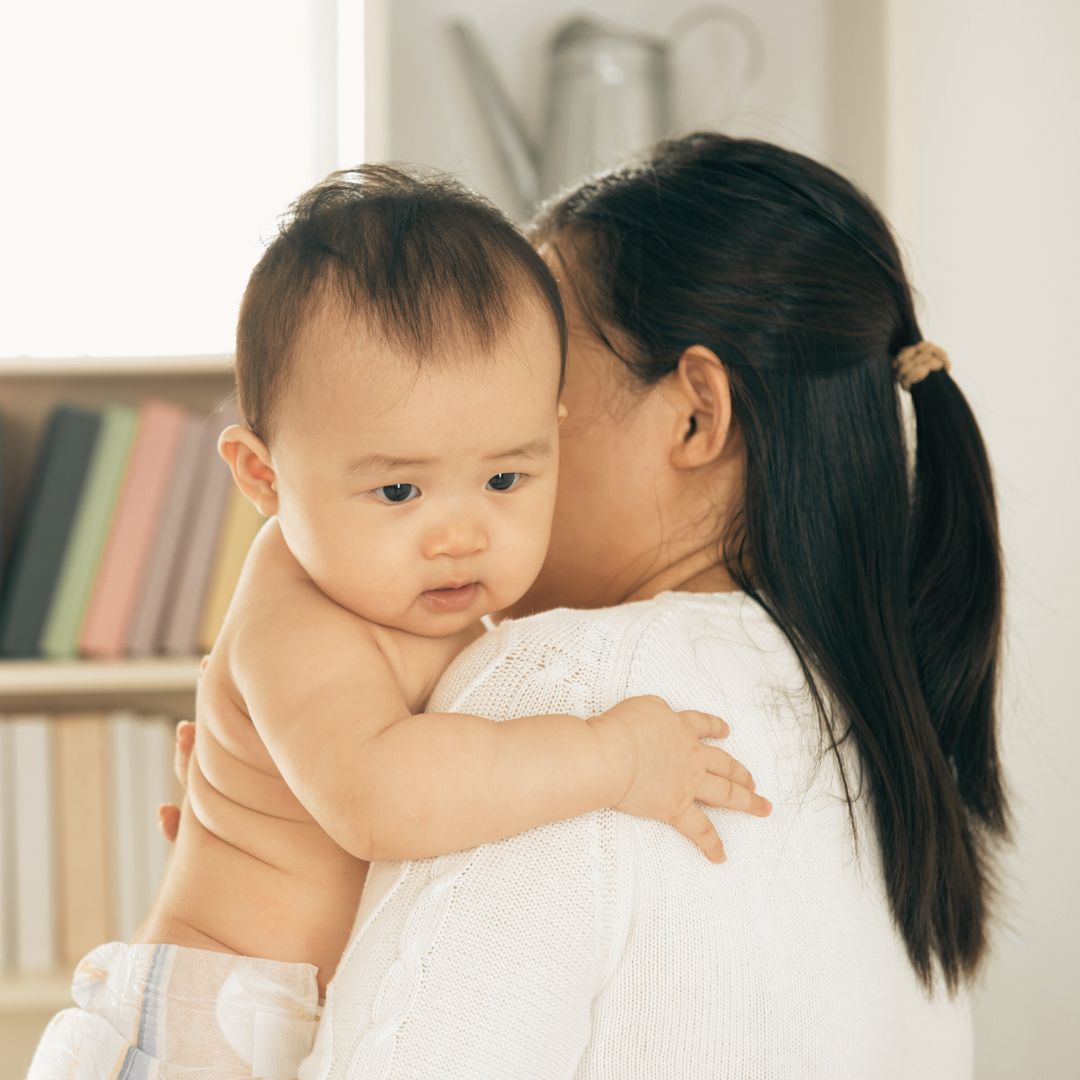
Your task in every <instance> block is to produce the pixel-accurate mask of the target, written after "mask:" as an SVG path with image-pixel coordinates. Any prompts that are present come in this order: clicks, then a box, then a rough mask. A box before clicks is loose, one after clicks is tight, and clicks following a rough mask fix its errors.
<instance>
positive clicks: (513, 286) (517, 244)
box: [236, 164, 566, 442]
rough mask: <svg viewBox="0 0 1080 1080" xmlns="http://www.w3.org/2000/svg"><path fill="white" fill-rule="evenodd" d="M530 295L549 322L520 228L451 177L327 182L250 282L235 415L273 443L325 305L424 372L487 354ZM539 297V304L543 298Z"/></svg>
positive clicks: (555, 304) (291, 219)
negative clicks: (307, 338)
mask: <svg viewBox="0 0 1080 1080" xmlns="http://www.w3.org/2000/svg"><path fill="white" fill-rule="evenodd" d="M521 290H528V291H531V292H532V293H533V296H534V297H537V298H538V299H540V301H541V303H543V304H546V305H547V306H548V308H549V309H550V311H551V316H552V318H553V319H554V321H555V327H556V330H557V332H558V338H559V349H560V357H561V359H560V365H561V366H560V375H559V386H560V389H561V387H562V381H563V377H564V375H565V371H566V317H565V315H564V312H563V306H562V302H561V300H560V297H559V287H558V284H557V283H556V281H555V278H554V276H553V275H552V273H551V271H550V270H549V269H548V267H547V265H546V264H545V263H544V261H543V259H541V258H540V256H539V255H538V254H537V253H536V251H535V250H534V249H533V248H532V246H531V245H530V244H529V242H528V241H527V240H526V239H525V238H524V236H522V234H521V233H520V232H519V231H518V230H517V228H516V227H515V226H514V224H513V223H512V222H511V221H510V220H509V219H508V218H507V217H506V216H505V215H504V214H503V213H502V212H501V211H500V210H499V209H498V208H497V207H496V206H495V205H494V204H493V203H491V202H489V201H488V200H487V199H485V198H484V197H483V196H481V195H478V194H477V193H476V192H473V191H471V190H469V189H468V188H467V187H465V186H464V185H463V184H461V183H460V182H459V181H457V180H456V179H455V178H453V177H452V176H448V175H446V174H445V173H440V172H437V171H435V170H432V169H421V168H419V167H416V166H401V165H388V164H369V165H359V166H357V167H356V168H353V169H343V170H340V171H338V172H334V173H331V174H330V175H329V176H328V177H327V178H326V179H325V180H323V181H322V182H321V183H319V184H316V185H315V186H314V187H313V188H311V189H310V190H309V191H307V192H305V193H304V194H303V195H301V196H300V198H298V199H297V200H296V202H294V203H293V204H292V206H291V207H290V208H289V211H288V213H287V214H286V215H285V217H284V219H283V221H282V224H281V227H280V230H279V232H278V235H277V236H276V237H275V238H274V239H273V241H272V242H271V243H270V244H269V246H268V247H267V249H266V251H265V252H264V253H263V256H262V258H261V259H260V260H259V262H258V264H257V265H256V267H255V269H254V270H253V271H252V273H251V277H250V279H249V280H248V284H247V288H246V290H245V291H244V298H243V301H242V303H241V305H240V316H239V320H238V324H237V332H236V392H237V398H238V401H239V407H240V413H241V415H242V416H243V419H244V423H245V424H247V426H248V427H249V428H251V430H252V431H254V432H255V433H256V434H257V435H258V436H259V437H260V438H262V439H263V440H264V441H266V442H268V441H269V438H270V435H271V429H272V426H273V417H274V414H275V412H276V409H277V405H278V402H279V401H280V398H281V395H282V392H283V390H284V388H285V387H286V386H287V385H288V382H289V379H290V377H291V376H292V375H293V374H294V373H295V369H296V357H295V355H294V353H295V351H296V345H297V341H298V338H299V336H300V333H301V331H302V329H303V327H304V325H305V321H306V320H307V319H310V318H311V317H312V315H313V314H314V313H315V311H316V310H317V308H318V306H319V305H320V304H321V303H324V302H327V301H329V302H336V303H338V304H340V305H341V307H342V309H343V310H344V311H345V312H346V313H347V315H349V316H352V315H355V316H356V317H357V319H358V325H359V326H362V327H363V328H364V331H365V332H367V333H370V334H373V335H376V336H377V338H378V340H379V341H380V342H382V343H385V344H387V345H389V346H391V347H393V348H395V349H396V350H399V351H401V352H402V353H404V354H406V355H408V356H409V357H411V358H412V359H413V360H414V361H415V362H416V363H417V364H418V365H419V364H421V363H423V362H425V361H426V360H428V358H430V357H431V356H432V355H433V354H434V355H439V354H444V353H445V352H446V351H447V350H448V348H449V347H451V346H453V347H459V348H465V349H474V350H476V351H477V352H478V353H480V354H486V353H488V352H490V350H491V349H492V348H493V347H494V346H495V345H496V344H497V343H498V342H499V340H500V339H501V337H502V335H503V334H504V333H505V332H506V330H507V329H508V327H509V326H510V325H511V323H512V322H513V320H514V318H515V315H516V314H517V313H518V310H519V308H520V307H521V305H522V301H523V297H522V296H521V295H520V291H521ZM537 294H538V295H537Z"/></svg>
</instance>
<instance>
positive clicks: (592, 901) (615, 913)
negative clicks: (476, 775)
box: [300, 810, 633, 1080]
mask: <svg viewBox="0 0 1080 1080" xmlns="http://www.w3.org/2000/svg"><path fill="white" fill-rule="evenodd" d="M620 818H623V815H621V814H617V813H616V812H615V811H611V810H602V811H597V812H595V813H592V814H588V815H584V816H583V817H580V818H575V819H573V820H570V821H563V822H557V823H555V824H552V825H545V826H542V827H541V828H539V829H533V830H531V831H530V832H527V833H522V834H521V835H519V836H516V837H511V838H509V839H507V840H502V841H499V842H497V843H495V844H487V845H484V846H482V847H479V848H475V849H472V850H470V851H466V852H459V853H455V854H453V855H448V856H442V857H440V858H437V859H424V860H418V861H415V862H408V863H377V864H373V865H372V869H371V875H370V877H369V880H368V884H367V885H366V887H365V890H364V897H363V902H362V904H361V908H360V912H359V915H358V918H357V924H356V929H355V930H354V934H353V937H352V939H351V941H350V944H349V946H348V948H347V949H346V951H345V954H344V955H343V957H342V961H341V963H340V965H339V967H338V970H337V973H336V975H335V977H334V979H333V981H332V982H331V984H330V987H329V988H328V992H327V1000H326V1005H325V1008H324V1012H323V1017H322V1022H321V1025H320V1030H319V1035H318V1040H317V1043H316V1047H315V1050H314V1051H313V1053H312V1056H311V1057H310V1058H309V1059H308V1061H307V1062H306V1063H305V1067H304V1068H303V1069H302V1070H301V1073H300V1076H301V1080H313V1078H315V1077H319V1078H320V1080H321V1078H335V1080H336V1078H346V1077H348V1078H363V1080H406V1078H407V1080H427V1078H430V1080H436V1078H439V1080H458V1078H460V1080H465V1078H468V1080H484V1078H491V1080H496V1078H498V1080H505V1078H506V1077H514V1078H515V1080H528V1078H532V1077H535V1078H536V1080H555V1078H558V1077H567V1078H569V1077H572V1076H573V1075H574V1073H575V1071H576V1069H577V1066H578V1063H579V1061H580V1060H581V1058H582V1056H583V1054H584V1053H585V1049H586V1047H587V1045H588V1042H589V1037H590V1010H591V1007H592V1003H593V1001H594V999H595V998H596V996H597V994H599V993H600V991H601V990H602V989H603V987H604V985H605V984H606V982H607V981H608V979H609V977H610V975H611V973H612V972H613V970H614V968H615V966H616V965H617V962H618V958H619V955H620V953H621V949H622V946H623V944H624V940H625V935H626V930H627V926H628V922H629V913H630V909H631V906H632V903H633V897H632V877H631V874H630V858H629V856H630V853H629V852H628V851H627V850H626V848H627V846H628V845H629V844H632V843H633V834H632V830H630V829H625V828H623V827H621V825H622V823H621V822H620V821H619V820H618V819H620ZM625 820H626V822H627V823H629V819H625Z"/></svg>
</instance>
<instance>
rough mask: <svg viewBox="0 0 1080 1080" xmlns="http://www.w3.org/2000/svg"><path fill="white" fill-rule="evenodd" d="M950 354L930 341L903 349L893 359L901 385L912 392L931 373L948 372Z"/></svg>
mask: <svg viewBox="0 0 1080 1080" xmlns="http://www.w3.org/2000/svg"><path fill="white" fill-rule="evenodd" d="M951 366H952V365H951V364H950V363H949V354H948V353H947V352H946V351H945V350H944V349H943V348H942V347H941V346H940V345H934V344H933V343H932V342H929V341H920V342H919V343H918V344H917V345H909V346H908V347H907V348H906V349H901V350H900V351H899V352H898V353H897V354H896V356H895V358H894V359H893V368H894V370H895V371H896V377H897V379H899V381H900V385H901V386H902V387H903V388H904V389H905V390H910V389H911V388H912V387H913V386H914V385H915V384H916V383H917V382H922V380H923V379H925V378H926V376H927V375H929V374H930V372H931V371H948V370H949V368H950V367H951Z"/></svg>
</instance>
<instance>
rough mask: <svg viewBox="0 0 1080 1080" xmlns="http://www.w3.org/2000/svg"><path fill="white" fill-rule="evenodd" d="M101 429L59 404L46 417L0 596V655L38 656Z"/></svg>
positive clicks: (91, 418) (91, 415)
mask: <svg viewBox="0 0 1080 1080" xmlns="http://www.w3.org/2000/svg"><path fill="white" fill-rule="evenodd" d="M100 426H101V419H100V416H99V415H98V414H97V413H96V412H92V411H90V410H87V409H80V408H76V407H74V406H68V405H62V406H60V407H59V408H57V409H55V410H54V411H53V413H52V415H51V416H50V418H49V421H48V424H47V426H46V430H45V435H44V438H43V439H42V442H41V446H40V449H39V451H38V455H37V459H36V461H35V463H34V468H33V470H32V472H31V476H30V485H29V488H28V494H27V496H26V498H25V499H24V508H23V514H22V519H21V521H20V525H19V530H18V534H17V536H16V538H15V542H14V544H13V545H12V552H11V560H10V563H9V565H8V567H7V571H6V573H5V576H4V589H3V592H2V593H0V653H3V654H4V655H7V656H23V657H27V656H37V655H38V654H39V650H40V647H41V637H42V632H43V630H44V627H45V619H46V614H47V612H48V610H49V605H50V604H51V602H52V598H53V595H54V593H55V590H56V583H57V580H58V578H59V576H60V569H61V566H62V564H63V560H64V556H65V552H66V550H67V546H68V540H69V538H70V535H71V530H72V526H73V524H74V521H75V515H76V512H77V510H78V506H79V501H80V496H81V494H82V490H83V486H84V481H85V479H86V474H87V468H88V465H89V462H90V458H91V454H92V451H93V448H94V444H95V442H96V441H97V438H98V431H99V428H100Z"/></svg>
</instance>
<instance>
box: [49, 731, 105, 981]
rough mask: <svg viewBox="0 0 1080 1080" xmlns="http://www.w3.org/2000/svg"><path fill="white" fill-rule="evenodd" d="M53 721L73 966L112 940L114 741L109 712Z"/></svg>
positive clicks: (63, 931) (62, 881)
mask: <svg viewBox="0 0 1080 1080" xmlns="http://www.w3.org/2000/svg"><path fill="white" fill-rule="evenodd" d="M52 724H53V764H54V775H55V779H56V783H55V792H56V799H55V804H56V845H57V868H58V896H57V901H58V903H57V907H58V910H59V927H58V932H59V945H58V951H59V957H60V962H61V964H62V965H63V967H65V968H68V967H73V966H74V965H75V964H76V963H78V961H79V960H80V959H82V957H83V956H85V955H86V953H88V952H89V951H90V950H91V949H92V948H93V947H94V946H95V945H99V944H101V943H102V942H104V941H108V939H109V910H110V907H111V903H112V897H111V894H110V880H109V864H110V851H109V832H110V822H109V772H108V770H109V763H108V746H109V744H108V731H107V729H106V721H105V716H104V715H103V714H100V713H94V714H88V715H81V714H69V715H63V716H57V717H55V718H53V720H52Z"/></svg>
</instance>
